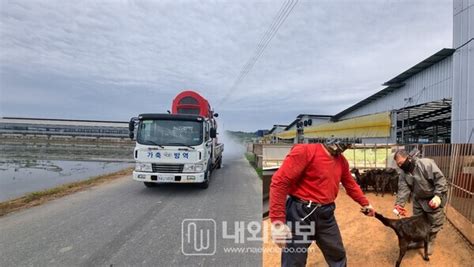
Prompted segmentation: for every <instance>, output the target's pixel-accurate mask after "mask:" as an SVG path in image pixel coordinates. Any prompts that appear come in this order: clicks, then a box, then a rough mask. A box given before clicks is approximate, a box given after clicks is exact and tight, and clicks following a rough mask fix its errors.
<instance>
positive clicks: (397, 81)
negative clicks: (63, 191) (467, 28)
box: [332, 48, 456, 121]
mask: <svg viewBox="0 0 474 267" xmlns="http://www.w3.org/2000/svg"><path fill="white" fill-rule="evenodd" d="M454 51H456V49H450V48H443V49H441V50H439V51H438V52H436V53H435V54H434V55H432V56H430V57H428V58H427V59H425V60H423V61H422V62H420V63H418V64H416V65H415V66H413V67H411V68H410V69H408V70H406V71H405V72H403V73H401V74H400V75H398V76H396V77H395V78H393V79H391V80H389V81H387V82H385V83H384V84H383V85H384V86H387V87H386V88H384V89H382V90H381V91H379V92H377V93H375V94H373V95H371V96H369V97H367V98H365V99H363V100H361V101H359V102H357V103H356V104H355V105H353V106H350V107H349V108H347V109H345V110H343V111H341V112H339V113H337V114H336V115H334V117H333V119H332V120H333V121H337V120H338V119H340V118H341V117H342V116H344V115H346V114H348V113H350V112H352V111H354V110H356V109H358V108H360V107H362V106H365V105H367V104H369V103H371V102H373V101H375V100H377V99H379V98H382V97H384V96H386V95H388V94H390V93H392V92H393V91H396V90H398V89H400V88H401V87H403V86H405V83H404V81H405V80H407V79H408V78H410V77H412V76H413V75H415V74H417V73H419V72H421V71H423V70H425V69H427V68H429V67H431V66H433V65H434V64H436V63H438V62H440V61H441V60H443V59H445V58H447V57H450V56H451V55H452V54H453V53H454Z"/></svg>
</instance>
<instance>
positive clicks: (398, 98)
mask: <svg viewBox="0 0 474 267" xmlns="http://www.w3.org/2000/svg"><path fill="white" fill-rule="evenodd" d="M452 62H453V59H452V56H450V57H447V58H445V59H444V60H442V61H440V62H438V63H436V64H434V65H432V66H431V67H429V68H427V69H425V70H423V71H421V72H419V73H417V74H415V75H414V76H412V77H410V78H408V79H407V80H405V86H403V87H401V88H399V89H395V90H394V91H393V92H391V93H390V94H388V95H386V96H384V97H381V98H379V99H377V100H375V101H373V102H371V103H369V104H367V105H364V106H362V107H360V108H358V109H356V110H354V111H352V112H350V113H348V114H345V115H344V116H342V117H341V118H340V119H341V120H343V119H349V118H354V117H359V116H363V115H368V114H374V113H379V112H386V111H392V110H395V109H400V108H403V107H409V106H415V105H419V104H423V103H427V102H431V101H436V100H441V99H443V98H452V96H453V82H452V76H453V72H452Z"/></svg>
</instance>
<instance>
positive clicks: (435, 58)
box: [383, 48, 456, 86]
mask: <svg viewBox="0 0 474 267" xmlns="http://www.w3.org/2000/svg"><path fill="white" fill-rule="evenodd" d="M454 51H456V49H451V48H443V49H441V50H439V51H438V52H437V53H436V54H434V55H432V56H430V57H428V58H427V59H425V60H423V61H421V62H420V63H418V64H416V65H415V66H413V67H411V68H409V69H408V70H406V71H404V72H403V73H401V74H399V75H398V76H397V77H395V78H393V79H391V80H390V81H388V82H385V83H384V84H383V85H385V86H391V85H396V84H400V83H403V82H404V81H405V80H406V79H408V78H410V77H411V76H413V75H415V74H417V73H418V72H420V71H423V70H425V69H427V68H429V67H431V66H433V65H434V64H436V63H438V62H440V61H441V60H443V59H445V58H447V57H449V56H451V55H452V54H453V53H454Z"/></svg>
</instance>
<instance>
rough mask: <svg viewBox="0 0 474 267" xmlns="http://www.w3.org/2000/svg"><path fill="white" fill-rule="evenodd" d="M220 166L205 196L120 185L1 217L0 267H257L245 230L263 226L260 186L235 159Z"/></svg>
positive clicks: (176, 188) (126, 181) (127, 182)
mask: <svg viewBox="0 0 474 267" xmlns="http://www.w3.org/2000/svg"><path fill="white" fill-rule="evenodd" d="M224 159H225V161H224V166H223V168H222V169H219V170H216V171H215V172H214V173H213V175H212V180H211V184H210V186H209V188H208V189H206V190H203V189H199V188H196V187H193V186H187V185H164V186H161V187H158V188H151V189H150V188H145V186H144V185H143V184H142V183H139V182H135V181H132V180H131V177H126V178H123V179H118V180H116V181H113V182H111V183H110V184H106V185H102V186H98V187H95V188H93V189H90V190H87V191H84V192H79V193H76V194H73V195H70V196H67V197H63V198H60V199H57V200H55V201H52V202H49V203H46V204H44V205H41V206H38V207H34V208H31V209H27V210H23V211H20V212H17V213H13V214H10V215H7V216H5V217H2V218H0V266H25V265H35V266H38V265H40V266H45V265H48V266H111V265H113V266H130V265H133V266H137V265H140V266H191V265H193V266H196V265H200V266H226V265H230V266H235V265H244V266H259V265H261V259H262V254H261V253H253V252H254V250H253V249H252V248H261V247H262V245H261V244H262V243H261V242H260V241H249V240H248V239H249V238H252V237H253V236H252V233H253V232H249V231H248V228H247V227H249V222H252V221H256V222H261V214H262V213H261V212H262V193H261V181H260V179H259V178H258V177H257V175H256V174H255V171H254V170H253V169H252V168H251V167H250V165H249V164H248V163H247V161H246V160H245V158H243V156H242V154H241V153H236V154H234V155H232V154H230V155H226V154H224ZM196 218H199V219H205V220H203V221H197V222H196V221H194V223H195V224H194V225H192V226H191V227H190V226H189V225H191V224H190V223H193V222H192V221H185V222H184V224H183V220H184V219H196ZM212 220H213V221H214V222H215V223H214V222H213V221H212ZM225 222H227V226H228V227H227V228H225ZM235 222H240V223H238V226H239V227H235ZM213 225H214V226H215V228H214V229H215V232H213V229H212V228H209V227H214V226H213ZM195 226H196V227H195ZM240 226H243V227H244V228H241V227H240ZM182 228H183V229H184V232H185V235H184V236H182V234H183V231H182ZM196 229H197V231H195V230H196ZM251 229H255V228H251ZM207 230H210V231H209V232H207ZM236 230H237V232H236ZM239 230H240V232H239ZM200 231H201V232H200ZM196 232H197V233H198V234H197V235H195V233H196ZM202 233H204V235H202ZM209 233H210V234H209ZM214 233H215V237H216V239H215V240H214V239H213V234H214ZM236 233H237V235H235V234H236ZM199 234H201V235H199ZM260 235H261V234H260V233H258V234H257V236H260ZM196 236H197V239H196ZM200 237H202V238H200ZM208 237H209V238H208ZM235 238H237V240H236V239H235ZM241 238H242V239H241ZM195 240H198V245H196V244H194V243H195V242H196V241H195ZM183 241H184V242H183ZM214 241H215V243H214ZM236 241H237V242H236ZM199 242H200V243H199ZM236 243H237V244H236ZM214 247H215V250H214V249H213V248H214ZM203 248H204V249H203ZM225 248H227V249H229V248H231V249H232V248H240V249H242V248H244V249H247V253H236V252H233V253H230V252H226V251H224V249H225ZM249 251H252V252H249ZM183 252H184V253H186V254H190V253H194V254H196V253H207V254H211V255H184V254H183Z"/></svg>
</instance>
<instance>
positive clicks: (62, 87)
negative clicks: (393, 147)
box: [0, 0, 453, 131]
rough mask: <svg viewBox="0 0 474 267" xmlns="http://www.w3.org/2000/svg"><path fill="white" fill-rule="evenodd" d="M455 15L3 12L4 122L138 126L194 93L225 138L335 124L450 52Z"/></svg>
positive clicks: (399, 6)
mask: <svg viewBox="0 0 474 267" xmlns="http://www.w3.org/2000/svg"><path fill="white" fill-rule="evenodd" d="M288 1H293V2H288ZM292 3H293V4H295V5H294V8H293V9H292V10H291V12H290V13H289V15H288V17H287V18H286V20H285V21H284V22H283V23H282V24H281V27H279V29H278V31H277V32H276V34H275V36H274V38H273V39H272V40H271V41H270V43H269V44H268V46H267V47H266V49H265V50H264V51H263V53H262V54H261V56H260V57H259V58H258V61H257V62H256V63H255V65H254V66H253V68H252V69H251V70H250V71H249V73H248V74H247V75H246V76H245V78H244V79H243V80H242V81H241V82H240V83H238V84H237V85H235V83H236V80H237V78H238V77H239V73H240V72H241V70H242V68H243V67H244V66H245V64H246V63H247V62H248V61H249V59H250V58H252V57H253V56H254V55H255V52H256V49H257V48H258V45H259V43H260V42H261V39H262V36H264V34H265V32H266V31H267V30H268V29H269V28H270V26H271V24H272V22H273V20H274V18H275V17H276V16H277V14H278V12H279V11H280V9H281V8H282V6H284V5H285V4H286V5H289V4H292ZM452 9H453V3H452V1H450V0H423V1H416V0H415V1H409V0H407V1H402V0H394V1H383V0H345V1H341V0H331V1H330V0H306V1H304V0H299V1H297V2H296V0H273V1H268V0H267V1H248V0H232V1H230V0H229V1H198V0H193V1H191V0H189V1H179V0H178V1H176V0H173V1H167V0H166V1H158V0H156V1H150V0H148V1H119V0H107V1H103V0H97V1H70V0H43V1H40V0H36V1H27V0H23V1H7V0H0V117H35V118H64V119H87V120H114V121H128V120H129V119H130V118H131V117H133V116H137V115H138V114H140V113H163V112H166V111H167V110H170V109H171V103H172V100H173V98H174V97H175V96H176V95H177V94H178V93H179V92H181V91H183V90H195V91H197V92H199V93H200V94H201V95H202V96H204V97H205V98H206V99H208V101H209V103H210V104H211V106H212V107H213V108H214V110H215V112H217V113H219V117H218V124H219V127H220V129H221V130H222V129H225V130H242V131H255V130H257V129H270V128H271V127H272V126H273V124H289V123H291V122H292V121H293V120H294V119H295V118H296V116H297V115H298V114H320V115H334V114H337V113H338V112H340V111H342V110H344V109H345V108H348V107H349V106H351V105H353V104H355V103H357V102H358V101H360V100H362V99H364V98H366V97H368V96H370V95H372V94H374V93H376V92H378V91H379V90H381V89H383V87H382V85H381V84H383V83H384V82H386V81H388V80H390V79H391V78H393V77H395V76H396V75H398V74H400V73H402V72H403V71H405V70H407V69H408V68H410V67H412V66H414V65H415V64H417V63H419V62H420V61H422V60H423V59H425V58H427V57H429V56H430V55H432V54H434V53H436V52H437V51H439V50H440V49H442V48H451V47H452V28H453V21H452V20H453V10H452Z"/></svg>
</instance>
